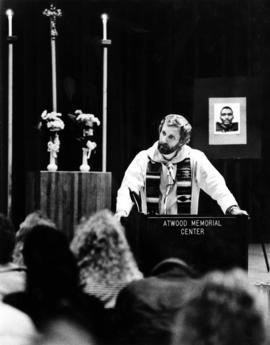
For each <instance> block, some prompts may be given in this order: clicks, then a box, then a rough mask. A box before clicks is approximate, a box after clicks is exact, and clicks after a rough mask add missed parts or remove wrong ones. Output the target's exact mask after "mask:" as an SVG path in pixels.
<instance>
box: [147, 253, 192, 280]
mask: <svg viewBox="0 0 270 345" xmlns="http://www.w3.org/2000/svg"><path fill="white" fill-rule="evenodd" d="M179 269H181V270H182V271H184V272H185V273H186V274H187V275H188V276H190V277H194V278H197V277H198V273H197V272H196V271H195V270H194V269H193V268H192V267H191V266H189V265H188V264H187V263H186V262H185V261H183V260H181V259H179V258H176V257H170V258H167V259H164V260H162V261H160V262H159V263H158V264H157V265H155V266H154V267H153V268H152V270H151V273H150V275H151V276H157V275H162V274H166V273H167V272H171V271H174V270H179Z"/></svg>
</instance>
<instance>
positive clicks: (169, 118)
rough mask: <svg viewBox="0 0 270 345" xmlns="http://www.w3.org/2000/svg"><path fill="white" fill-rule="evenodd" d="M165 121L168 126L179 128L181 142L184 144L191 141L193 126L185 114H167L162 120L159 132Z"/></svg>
mask: <svg viewBox="0 0 270 345" xmlns="http://www.w3.org/2000/svg"><path fill="white" fill-rule="evenodd" d="M164 123H166V125H167V126H171V127H176V128H179V134H180V144H182V145H184V144H187V143H188V142H189V141H190V137H191V131H192V127H191V124H190V123H189V122H188V120H187V119H186V118H185V117H184V116H182V115H177V114H169V115H166V116H165V117H164V118H163V119H162V120H161V122H160V125H159V133H160V132H161V130H162V127H163V125H164Z"/></svg>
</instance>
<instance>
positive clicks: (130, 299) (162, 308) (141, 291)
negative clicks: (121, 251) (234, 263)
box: [116, 258, 198, 345]
mask: <svg viewBox="0 0 270 345" xmlns="http://www.w3.org/2000/svg"><path fill="white" fill-rule="evenodd" d="M197 284H198V282H197V274H196V272H195V271H194V270H193V269H192V268H191V267H189V266H188V265H187V264H186V263H185V262H184V261H182V260H180V259H177V258H168V259H165V260H163V261H162V262H160V263H159V264H158V265H156V266H155V267H154V268H153V270H152V274H151V276H149V277H147V278H144V279H141V280H139V281H135V282H132V283H130V284H129V285H128V286H126V287H125V288H124V289H123V290H122V291H121V292H120V293H119V296H118V299H117V302H116V313H117V315H118V316H119V320H118V326H119V342H121V343H124V344H129V345H130V344H136V345H138V344H144V345H145V344H164V345H165V344H166V345H167V344H168V343H169V342H170V340H171V336H172V331H173V326H174V319H175V317H176V315H177V313H178V312H179V310H181V308H182V306H183V304H184V303H185V302H186V298H187V295H188V294H189V293H190V291H191V290H193V289H194V288H195V286H196V285H197Z"/></svg>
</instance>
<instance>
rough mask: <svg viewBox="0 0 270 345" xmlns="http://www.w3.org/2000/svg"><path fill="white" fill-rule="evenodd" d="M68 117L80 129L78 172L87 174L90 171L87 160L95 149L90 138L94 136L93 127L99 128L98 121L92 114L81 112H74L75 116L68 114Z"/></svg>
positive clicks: (95, 145) (94, 144)
mask: <svg viewBox="0 0 270 345" xmlns="http://www.w3.org/2000/svg"><path fill="white" fill-rule="evenodd" d="M69 117H70V118H71V119H72V120H73V122H75V123H76V125H79V127H80V137H79V138H78V140H79V141H81V142H82V154H83V156H82V165H81V166H80V170H81V171H83V172H87V171H89V170H90V166H89V165H88V159H89V158H90V155H91V152H92V151H93V150H94V149H95V148H96V147H97V144H96V143H95V142H94V141H91V137H92V136H93V135H94V125H97V126H99V125H100V121H99V119H98V118H97V117H96V116H95V115H94V114H84V113H83V112H82V111H81V110H76V111H75V115H71V114H69Z"/></svg>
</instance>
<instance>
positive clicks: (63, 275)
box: [23, 225, 78, 295]
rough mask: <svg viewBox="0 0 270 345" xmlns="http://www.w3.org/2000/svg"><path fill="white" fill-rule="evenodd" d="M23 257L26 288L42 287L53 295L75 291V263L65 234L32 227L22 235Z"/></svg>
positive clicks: (49, 228)
mask: <svg viewBox="0 0 270 345" xmlns="http://www.w3.org/2000/svg"><path fill="white" fill-rule="evenodd" d="M23 258H24V262H25V265H26V267H27V272H28V273H27V282H28V288H41V289H43V290H44V291H47V292H51V293H53V294H54V295H57V294H66V293H71V292H73V291H74V290H76V288H77V284H78V276H77V266H76V261H75V258H74V256H73V254H72V252H71V251H70V249H69V244H68V240H67V238H66V236H65V234H64V233H62V232H61V231H59V230H56V229H55V227H51V226H48V225H36V226H34V227H33V229H32V231H30V232H29V233H28V234H27V235H26V236H25V242H24V248H23Z"/></svg>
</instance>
